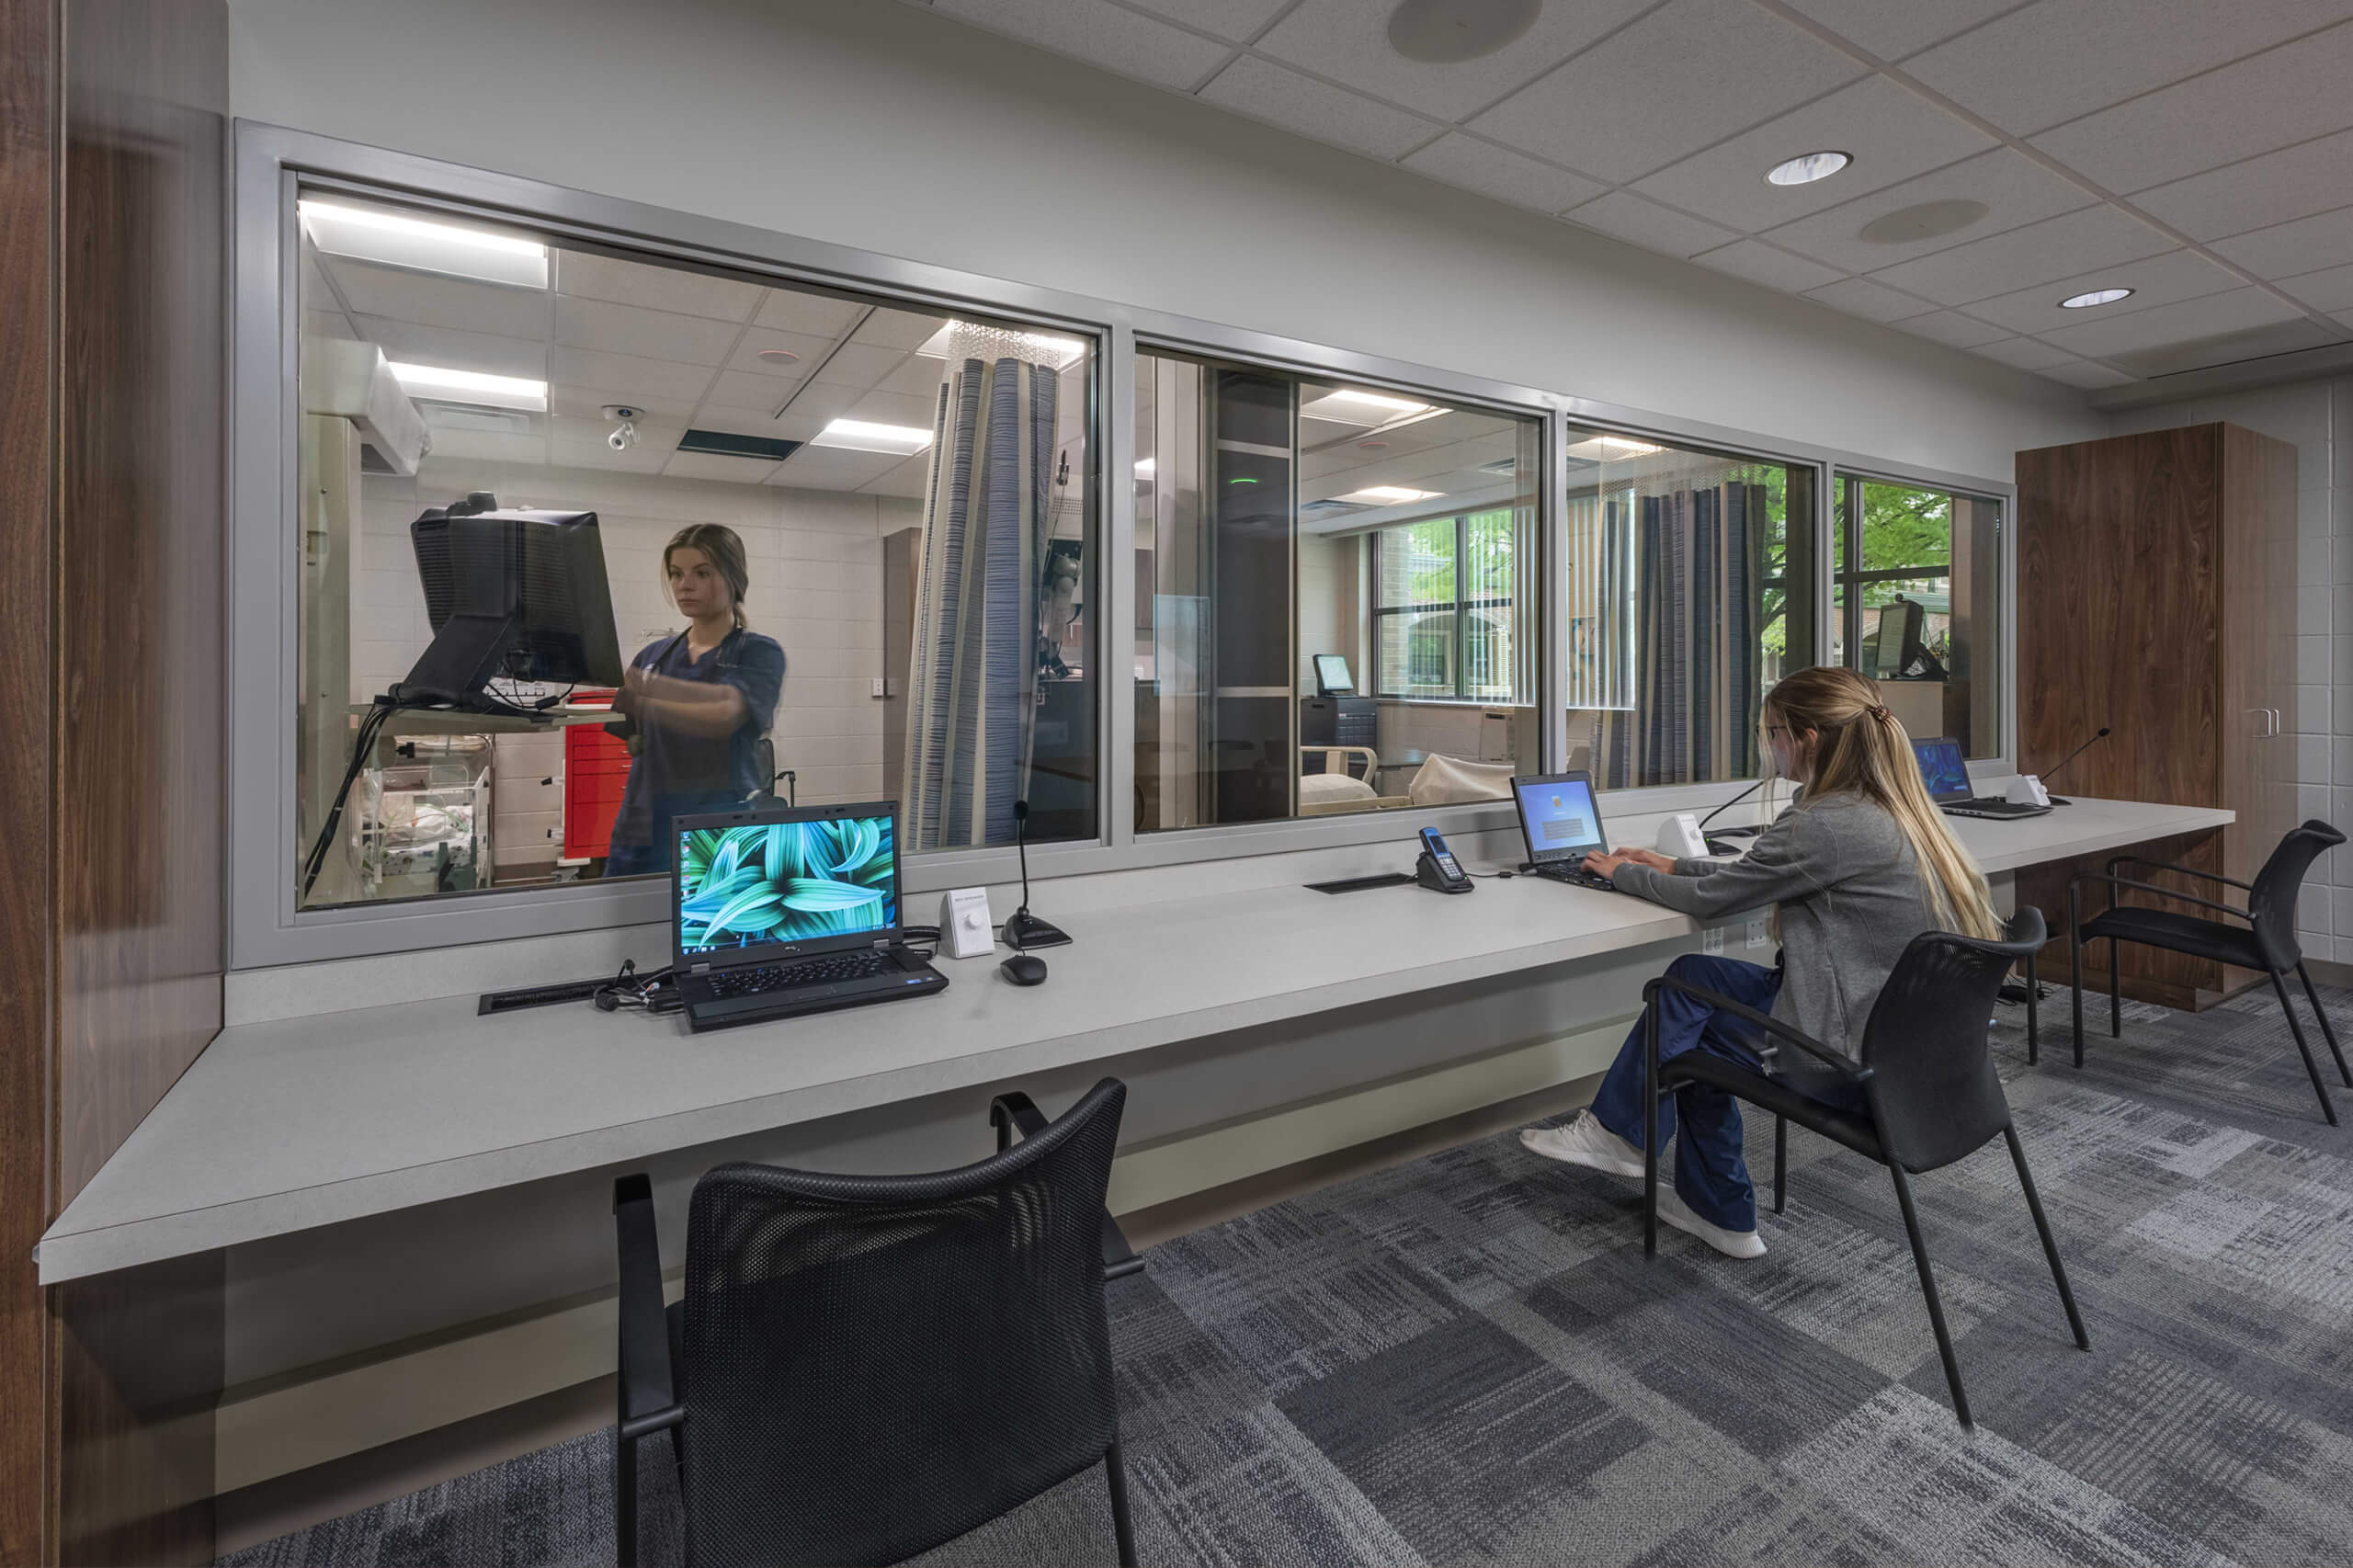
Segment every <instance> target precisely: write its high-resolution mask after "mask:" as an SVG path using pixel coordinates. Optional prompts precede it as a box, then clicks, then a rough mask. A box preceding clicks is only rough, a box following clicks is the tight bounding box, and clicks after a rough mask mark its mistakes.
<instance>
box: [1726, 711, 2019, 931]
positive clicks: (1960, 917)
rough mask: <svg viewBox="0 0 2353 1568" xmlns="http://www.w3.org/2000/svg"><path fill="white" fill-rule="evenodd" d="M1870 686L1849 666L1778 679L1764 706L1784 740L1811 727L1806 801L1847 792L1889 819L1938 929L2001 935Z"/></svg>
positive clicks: (1894, 723) (1962, 852)
mask: <svg viewBox="0 0 2353 1568" xmlns="http://www.w3.org/2000/svg"><path fill="white" fill-rule="evenodd" d="M1879 696H1880V694H1879V690H1878V683H1877V682H1876V681H1870V680H1866V679H1864V678H1863V677H1862V676H1859V675H1858V674H1856V673H1855V672H1854V671H1853V670H1848V669H1839V668H1836V667H1833V666H1819V665H1818V666H1816V667H1814V668H1813V669H1804V670H1799V671H1797V672H1796V673H1794V674H1792V675H1790V676H1784V677H1783V678H1782V679H1781V681H1780V682H1779V684H1778V685H1776V686H1775V687H1773V690H1772V693H1771V694H1770V695H1769V696H1768V697H1767V698H1766V699H1765V711H1766V713H1767V715H1768V718H1769V719H1771V720H1772V721H1773V722H1778V723H1780V724H1782V725H1784V726H1786V727H1787V728H1788V729H1789V731H1790V734H1791V737H1792V739H1794V738H1795V736H1797V735H1799V734H1802V733H1804V732H1806V731H1808V730H1812V731H1813V732H1815V735H1816V738H1815V742H1814V755H1813V778H1812V779H1811V780H1810V781H1809V782H1808V783H1807V785H1806V790H1805V794H1806V799H1807V800H1809V801H1813V800H1818V799H1820V798H1821V797H1823V796H1824V795H1835V794H1838V793H1841V792H1852V793H1854V794H1858V795H1861V796H1862V797H1863V798H1865V799H1866V800H1869V801H1874V802H1876V803H1877V804H1878V805H1879V806H1880V807H1881V809H1883V810H1884V811H1885V812H1887V814H1888V815H1889V816H1891V817H1893V818H1894V819H1895V825H1896V826H1897V827H1898V828H1900V829H1901V830H1902V831H1903V834H1904V840H1905V842H1907V843H1909V844H1910V845H1911V846H1912V857H1913V859H1914V860H1915V862H1916V863H1917V865H1918V867H1919V871H1920V892H1921V897H1922V899H1923V900H1924V901H1925V902H1926V903H1927V906H1928V913H1929V915H1930V917H1931V918H1932V919H1934V920H1935V921H1936V923H1937V926H1938V928H1939V929H1941V930H1946V931H1957V932H1959V933H1961V935H1962V936H1964V937H1980V938H1985V939H1992V938H1996V937H2000V936H2001V934H2002V917H2001V915H1998V914H1997V913H1995V908H1994V894H1993V890H1992V889H1991V888H1989V887H1987V886H1986V884H1985V875H1984V872H1982V871H1980V870H1979V869H1977V865H1976V862H1974V861H1972V859H1970V858H1969V851H1967V850H1966V849H1963V848H1962V847H1961V841H1960V840H1959V839H1958V838H1955V837H1954V836H1953V833H1952V828H1951V825H1950V824H1948V823H1947V822H1946V821H1945V815H1944V813H1943V812H1940V811H1938V810H1937V804H1936V802H1935V801H1931V800H1930V799H1929V798H1928V789H1927V785H1926V784H1924V783H1922V782H1921V779H1920V764H1919V760H1918V758H1917V757H1916V756H1915V755H1914V753H1913V750H1912V737H1911V735H1910V734H1909V733H1906V732H1905V730H1904V722H1903V721H1902V720H1900V719H1898V718H1896V716H1895V715H1894V714H1893V713H1891V712H1890V711H1888V709H1887V705H1886V704H1885V703H1883V702H1881V700H1880V699H1879Z"/></svg>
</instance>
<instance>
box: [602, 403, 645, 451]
mask: <svg viewBox="0 0 2353 1568" xmlns="http://www.w3.org/2000/svg"><path fill="white" fill-rule="evenodd" d="M644 412H645V411H644V410H643V409H642V408H637V407H634V406H632V405H631V404H630V403H607V404H605V407H604V415H605V417H606V418H608V419H610V420H613V421H615V424H614V426H613V433H612V434H611V435H609V436H608V437H605V445H607V446H608V447H610V448H612V449H613V450H615V451H617V452H625V451H628V450H629V449H631V447H634V446H636V445H637V421H638V418H639V416H640V415H642V414H643V413H644Z"/></svg>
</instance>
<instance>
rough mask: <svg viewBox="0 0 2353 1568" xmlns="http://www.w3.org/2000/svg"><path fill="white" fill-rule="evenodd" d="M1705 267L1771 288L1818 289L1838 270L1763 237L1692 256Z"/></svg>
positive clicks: (1834, 276) (1835, 274) (1740, 241)
mask: <svg viewBox="0 0 2353 1568" xmlns="http://www.w3.org/2000/svg"><path fill="white" fill-rule="evenodd" d="M1691 259H1692V260H1693V261H1696V262H1698V263H1699V265H1700V266H1702V267H1713V268H1714V269H1715V270H1716V271H1718V272H1729V273H1731V274H1732V275H1733V277H1734V278H1747V279H1748V280H1749V281H1750V282H1751V283H1762V284H1764V285H1765V286H1766V287H1767V288H1768V289H1786V290H1790V291H1791V292H1792V293H1794V292H1795V291H1797V290H1800V289H1818V288H1820V287H1821V286H1822V285H1823V284H1824V283H1828V282H1831V281H1833V280H1834V279H1836V278H1837V276H1838V274H1837V273H1836V271H1834V270H1833V269H1831V268H1830V267H1824V266H1823V265H1822V263H1820V262H1818V261H1808V260H1806V258H1805V257H1803V256H1791V255H1790V253H1789V252H1787V251H1785V250H1775V249H1774V248H1773V247H1772V246H1771V245H1768V244H1766V243H1765V242H1764V241H1762V240H1735V241H1733V243H1732V244H1728V245H1726V246H1724V247H1723V248H1722V250H1711V251H1703V252H1701V253H1700V254H1699V255H1698V256H1693V257H1692V258H1691Z"/></svg>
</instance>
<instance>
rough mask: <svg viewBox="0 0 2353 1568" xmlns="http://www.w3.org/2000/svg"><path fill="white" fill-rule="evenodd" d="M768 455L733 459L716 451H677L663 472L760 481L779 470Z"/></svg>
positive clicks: (679, 476) (675, 475)
mask: <svg viewBox="0 0 2353 1568" xmlns="http://www.w3.org/2000/svg"><path fill="white" fill-rule="evenodd" d="M777 468H778V465H777V464H776V463H774V462H771V461H769V460H767V458H729V457H721V456H720V455H718V454H717V453H715V452H673V453H671V454H670V460H669V461H668V462H667V463H665V464H664V465H663V468H662V472H664V473H665V474H667V475H669V476H670V477H671V478H672V479H720V480H725V481H727V482H729V483H734V484H757V483H760V482H761V481H763V480H765V479H767V476H768V475H770V474H772V473H774V472H776V471H777Z"/></svg>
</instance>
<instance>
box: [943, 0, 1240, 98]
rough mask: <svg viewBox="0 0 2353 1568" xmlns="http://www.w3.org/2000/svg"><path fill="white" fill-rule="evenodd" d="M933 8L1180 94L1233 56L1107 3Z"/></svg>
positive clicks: (1018, 0)
mask: <svg viewBox="0 0 2353 1568" xmlns="http://www.w3.org/2000/svg"><path fill="white" fill-rule="evenodd" d="M931 8H932V9H933V10H935V11H938V12H939V13H940V14H941V15H942V16H948V17H958V18H960V19H961V20H963V21H967V22H971V23H972V24H973V25H975V26H977V27H983V28H989V29H990V30H991V31H994V32H1000V33H1004V34H1006V36H1007V37H1010V38H1017V39H1020V40H1022V41H1024V42H1025V43H1034V44H1036V45H1038V46H1039V47H1040V48H1041V49H1051V50H1054V51H1058V52H1060V53H1063V54H1069V55H1075V56H1076V57H1077V58H1079V59H1081V60H1084V61H1086V62H1087V63H1088V64H1090V65H1100V66H1102V67H1103V68H1104V69H1105V70H1107V71H1117V72H1118V73H1120V74H1121V75H1123V76H1134V77H1137V78H1139V79H1140V80H1142V81H1146V82H1150V83H1153V84H1154V85H1158V86H1163V87H1175V88H1176V89H1178V90H1179V91H1183V90H1185V89H1188V88H1189V87H1191V86H1192V85H1193V84H1194V83H1196V82H1198V81H1199V80H1200V79H1201V78H1202V77H1204V76H1206V75H1208V74H1210V73H1211V71H1214V70H1216V69H1217V66H1218V62H1220V61H1222V60H1223V59H1225V57H1226V56H1227V55H1229V54H1231V53H1232V52H1233V51H1232V50H1231V49H1229V48H1227V47H1226V46H1225V45H1224V44H1222V43H1217V42H1213V41H1211V40H1209V39H1205V38H1203V37H1201V36H1200V35H1199V34H1198V33H1188V32H1187V31H1185V30H1184V29H1183V28H1172V27H1170V26H1169V25H1168V24H1167V23H1165V22H1158V21H1154V20H1153V19H1152V18H1151V17H1139V16H1137V15H1136V14H1135V13H1134V12H1133V11H1127V10H1122V9H1120V7H1119V6H1113V5H1109V4H1107V3H1106V0H932V7H931Z"/></svg>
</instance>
